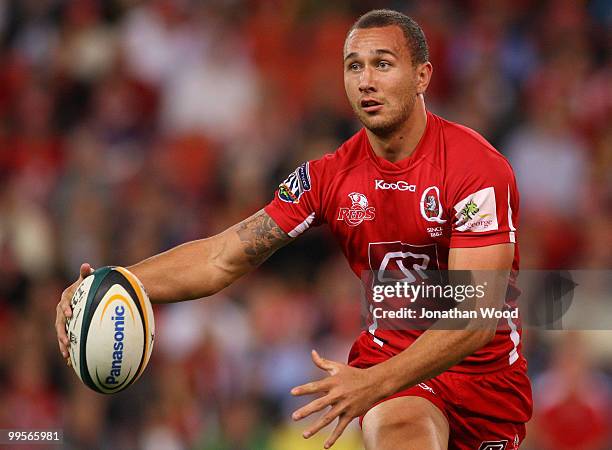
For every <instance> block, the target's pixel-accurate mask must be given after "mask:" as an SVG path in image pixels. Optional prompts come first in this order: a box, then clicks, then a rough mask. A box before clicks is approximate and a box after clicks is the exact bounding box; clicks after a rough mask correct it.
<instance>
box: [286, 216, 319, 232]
mask: <svg viewBox="0 0 612 450" xmlns="http://www.w3.org/2000/svg"><path fill="white" fill-rule="evenodd" d="M314 218H315V213H310V215H309V216H308V217H306V219H305V220H304V221H303V222H302V223H301V224H299V225H298V226H297V227H295V228H294V229H293V230H291V231H290V232H289V233H288V234H289V237H292V238H294V237H297V236H299V235H300V234H302V233H303V232H304V231H306V230H307V229H308V228H310V224H311V223H312V221H313V220H314Z"/></svg>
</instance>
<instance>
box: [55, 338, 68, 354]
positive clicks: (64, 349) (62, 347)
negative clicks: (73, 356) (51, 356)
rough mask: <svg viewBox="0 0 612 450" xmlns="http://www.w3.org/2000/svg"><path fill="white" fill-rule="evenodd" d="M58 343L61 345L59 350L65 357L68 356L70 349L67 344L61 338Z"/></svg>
mask: <svg viewBox="0 0 612 450" xmlns="http://www.w3.org/2000/svg"><path fill="white" fill-rule="evenodd" d="M57 344H58V345H59V350H60V353H61V354H62V357H63V358H64V359H65V358H68V349H67V348H66V346H65V345H64V344H63V343H62V342H61V341H60V340H59V339H58V340H57Z"/></svg>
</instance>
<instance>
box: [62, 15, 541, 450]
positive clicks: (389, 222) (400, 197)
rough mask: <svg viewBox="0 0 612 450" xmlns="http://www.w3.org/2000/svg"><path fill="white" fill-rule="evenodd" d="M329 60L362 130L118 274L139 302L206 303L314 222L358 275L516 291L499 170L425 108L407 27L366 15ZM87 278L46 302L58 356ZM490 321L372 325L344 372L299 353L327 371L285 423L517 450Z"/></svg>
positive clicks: (383, 441) (506, 361) (517, 368)
mask: <svg viewBox="0 0 612 450" xmlns="http://www.w3.org/2000/svg"><path fill="white" fill-rule="evenodd" d="M343 53H344V85H345V89H346V94H347V97H348V100H349V102H350V104H351V106H352V108H353V110H354V112H355V114H356V116H357V117H358V119H359V120H360V121H361V123H362V124H363V128H362V129H361V130H360V131H359V132H357V133H356V134H355V135H354V136H352V137H351V138H350V139H349V140H347V141H346V142H344V143H343V144H342V145H341V146H340V147H339V148H338V149H337V150H336V151H335V152H334V153H330V154H327V155H325V156H323V157H322V158H320V159H317V160H313V161H308V162H305V163H304V164H302V165H301V166H300V167H298V168H297V169H296V170H295V172H293V173H292V174H290V175H289V177H288V178H287V179H286V180H285V181H284V182H283V183H281V184H280V186H279V188H278V190H277V191H276V193H275V196H274V199H273V200H272V201H271V202H270V203H269V204H268V205H267V206H266V207H265V208H263V209H262V210H260V211H258V212H257V213H255V214H254V215H253V216H251V217H249V218H247V219H246V220H244V221H242V222H240V223H238V224H237V225H234V226H233V227H231V228H229V229H227V230H226V231H224V232H222V233H220V234H218V235H216V236H212V237H209V238H207V239H202V240H197V241H192V242H188V243H186V244H183V245H180V246H178V247H176V248H173V249H171V250H169V251H167V252H165V253H162V254H159V255H156V256H153V257H151V258H149V259H147V260H145V261H142V262H140V263H138V264H136V265H134V266H132V267H129V269H130V270H131V271H132V272H133V273H134V274H135V275H136V276H137V277H138V278H140V280H141V281H142V283H143V284H144V286H145V288H146V290H147V292H148V294H149V296H150V298H151V300H152V301H153V302H155V303H164V302H175V301H182V300H190V299H196V298H201V297H206V296H209V295H212V294H214V293H216V292H218V291H220V290H221V289H223V288H225V287H226V286H228V285H230V284H231V283H232V282H234V281H235V280H236V279H238V278H239V277H241V276H242V275H244V274H245V273H247V272H249V271H251V270H252V269H254V268H255V267H257V266H259V265H260V264H262V263H263V262H264V261H265V260H266V259H267V258H268V257H269V256H270V255H272V254H273V253H274V252H275V251H276V250H277V249H279V248H281V247H283V246H285V245H287V244H288V243H289V242H291V241H292V240H293V239H296V238H297V237H298V236H299V235H300V234H302V233H303V232H305V231H306V230H307V229H308V228H310V227H313V226H317V225H321V224H323V223H326V224H327V225H328V226H329V228H330V229H331V231H332V233H333V235H334V236H335V238H336V239H337V241H338V243H339V244H340V246H341V248H342V250H343V252H344V254H345V255H346V258H347V259H348V261H349V264H350V266H351V269H352V270H353V272H354V273H355V274H356V275H357V276H358V277H359V276H361V274H362V272H364V271H370V272H372V273H376V272H379V271H384V270H388V269H393V268H396V269H400V270H402V271H407V272H410V270H411V268H412V267H415V264H417V265H419V267H421V268H424V269H432V270H446V269H462V270H476V269H488V270H502V271H508V273H511V276H510V283H508V282H507V279H504V281H503V282H498V285H497V286H490V287H489V288H490V289H489V290H490V291H491V292H494V293H495V292H497V293H498V294H499V292H502V293H503V295H501V296H500V297H502V302H503V297H506V300H512V298H513V297H515V296H516V292H513V289H512V279H513V277H514V276H515V275H516V272H517V270H518V264H519V256H518V247H517V243H516V228H515V226H516V223H517V219H518V202H519V199H518V192H517V187H516V182H515V178H514V174H513V172H512V168H511V167H510V165H509V164H508V162H507V161H506V160H505V159H504V158H503V157H502V156H501V155H500V154H499V153H498V152H497V151H496V150H495V149H494V148H493V147H492V146H491V145H490V144H489V143H488V142H487V141H486V140H485V139H484V138H483V137H482V136H480V135H479V134H478V133H476V132H474V131H472V130H471V129H469V128H466V127H464V126H461V125H458V124H456V123H452V122H449V121H447V120H444V119H442V118H441V117H439V116H437V115H435V114H433V113H431V112H429V111H428V110H427V109H426V106H425V100H424V95H425V92H426V90H427V87H428V84H429V82H430V79H431V76H432V64H431V63H430V61H429V54H428V48H427V43H426V40H425V36H424V34H423V31H422V30H421V28H420V27H419V25H418V24H417V23H416V22H414V21H413V20H412V19H411V18H409V17H407V16H405V15H404V14H401V13H399V12H395V11H391V10H374V11H370V12H369V13H367V14H365V15H363V16H362V17H360V18H359V19H358V20H357V22H355V24H354V25H353V26H352V27H351V29H350V30H349V32H348V34H347V38H346V41H345V44H344V52H343ZM90 271H91V267H90V266H89V265H88V264H83V265H82V266H81V273H80V278H79V280H78V281H77V282H76V283H75V284H73V285H72V286H70V287H69V288H67V289H66V290H65V291H64V293H63V294H62V298H61V301H60V302H59V304H58V307H57V317H56V328H57V336H58V342H59V348H60V352H61V353H62V355H63V356H64V358H68V350H67V347H68V345H69V343H68V339H67V337H66V333H65V330H64V324H65V320H66V317H70V316H71V311H70V306H69V300H70V298H71V296H72V293H73V292H74V290H75V287H76V286H77V284H78V283H79V282H80V281H81V280H82V279H83V277H85V276H87V275H88V274H89V273H90ZM506 293H507V295H506ZM489 295H493V294H489ZM494 322H495V323H493V322H492V323H491V324H490V326H487V327H476V328H466V329H455V330H451V329H447V330H443V329H437V330H433V329H427V330H416V329H414V330H407V329H406V330H401V329H395V330H394V329H379V328H378V327H377V322H376V321H371V322H370V326H369V327H368V329H367V330H364V331H363V332H362V333H361V334H360V335H359V336H358V337H357V339H356V341H355V343H354V345H353V347H352V349H351V351H350V355H349V359H348V364H343V363H340V362H336V361H331V360H327V359H325V358H323V357H321V356H320V355H319V354H318V353H317V352H316V351H313V353H312V359H313V362H314V364H316V365H317V366H318V367H320V368H321V369H323V370H324V371H326V372H327V375H326V376H325V377H324V378H322V379H321V380H318V381H313V382H311V383H307V384H305V385H303V386H299V387H296V388H294V389H293V390H292V392H291V393H292V394H293V395H311V394H315V395H317V397H316V398H315V399H314V400H313V401H311V402H310V403H308V404H307V405H306V406H304V407H302V408H300V409H299V410H297V411H296V412H294V414H293V419H294V420H300V419H303V418H305V417H307V416H310V415H311V414H313V413H317V412H320V411H324V410H325V411H324V412H322V413H320V415H319V417H318V419H317V420H316V421H315V422H314V423H313V424H312V426H310V428H308V429H307V430H306V431H305V432H304V437H306V438H307V437H310V436H312V435H313V434H315V433H317V432H318V431H319V430H320V429H321V428H323V427H325V426H326V425H328V424H330V423H331V422H333V421H334V420H336V419H338V420H337V424H336V425H335V428H334V430H333V431H332V433H331V435H330V437H329V438H328V440H327V441H326V443H325V447H326V448H329V447H330V446H331V445H333V443H334V442H335V441H336V440H337V439H338V437H339V436H340V435H341V434H342V432H343V431H344V429H345V428H346V426H347V425H348V424H349V423H350V422H351V421H352V420H353V419H355V418H359V419H360V423H361V425H362V433H363V441H364V444H365V447H366V449H368V450H374V449H376V450H385V449H388V450H398V449H419V450H421V449H447V448H448V449H466V450H467V449H470V450H486V449H495V450H502V449H517V448H518V447H519V445H520V443H521V442H522V440H523V439H524V437H525V423H526V422H527V421H528V420H529V418H530V416H531V410H532V400H531V386H530V382H529V379H528V378H527V375H526V361H525V359H524V357H523V356H522V354H521V342H520V339H521V331H520V328H519V325H518V324H516V323H513V322H512V320H511V319H507V326H506V327H498V326H497V323H496V322H497V321H496V320H495V321H494Z"/></svg>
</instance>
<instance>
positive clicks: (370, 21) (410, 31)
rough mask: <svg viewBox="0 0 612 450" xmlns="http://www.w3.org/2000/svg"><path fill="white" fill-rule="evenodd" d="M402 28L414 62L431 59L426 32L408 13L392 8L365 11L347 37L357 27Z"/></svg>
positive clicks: (418, 62)
mask: <svg viewBox="0 0 612 450" xmlns="http://www.w3.org/2000/svg"><path fill="white" fill-rule="evenodd" d="M394 25H395V26H398V27H400V28H401V30H402V32H403V33H404V37H405V38H406V42H407V43H408V48H409V49H410V53H411V55H412V64H414V65H416V64H422V63H424V62H427V61H429V48H428V47H427V40H426V39H425V33H423V30H422V29H421V27H420V26H419V24H418V23H416V22H415V21H414V20H413V19H411V18H410V17H408V16H407V15H406V14H402V13H401V12H398V11H394V10H392V9H374V10H372V11H370V12H367V13H365V14H364V15H363V16H361V17H360V18H359V19H357V21H356V22H355V23H354V24H353V26H352V27H351V29H350V30H349V31H348V33H347V37H348V35H349V34H351V32H352V31H353V30H355V29H357V28H381V27H389V26H394Z"/></svg>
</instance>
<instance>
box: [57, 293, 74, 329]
mask: <svg viewBox="0 0 612 450" xmlns="http://www.w3.org/2000/svg"><path fill="white" fill-rule="evenodd" d="M70 294H72V293H71V292H64V294H62V300H61V301H60V303H59V307H60V309H61V311H62V314H63V316H64V317H62V324H65V323H66V317H72V307H71V306H70V300H71V298H72V295H70Z"/></svg>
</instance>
